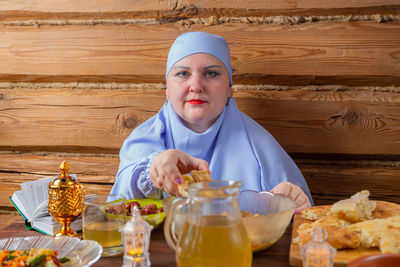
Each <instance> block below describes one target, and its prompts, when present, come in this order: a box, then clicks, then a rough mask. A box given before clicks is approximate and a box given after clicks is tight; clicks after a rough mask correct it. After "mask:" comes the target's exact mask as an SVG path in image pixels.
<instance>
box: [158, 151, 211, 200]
mask: <svg viewBox="0 0 400 267" xmlns="http://www.w3.org/2000/svg"><path fill="white" fill-rule="evenodd" d="M191 170H199V171H202V170H208V163H207V161H205V160H202V159H199V158H195V157H192V156H190V155H189V154H187V153H185V152H182V151H180V150H176V149H168V150H165V151H163V152H161V153H160V154H158V155H157V156H155V157H154V159H153V162H152V163H151V166H150V180H151V181H152V182H153V184H154V185H155V186H156V187H158V188H159V189H161V190H163V191H165V192H166V193H167V194H170V195H172V196H179V190H178V183H179V181H182V174H185V173H189V172H190V171H191Z"/></svg>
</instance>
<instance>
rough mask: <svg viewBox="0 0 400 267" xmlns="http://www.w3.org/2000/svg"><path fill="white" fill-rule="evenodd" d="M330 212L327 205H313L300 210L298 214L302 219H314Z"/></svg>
mask: <svg viewBox="0 0 400 267" xmlns="http://www.w3.org/2000/svg"><path fill="white" fill-rule="evenodd" d="M329 212H330V208H329V207H328V206H314V207H311V208H308V209H305V210H302V211H300V213H299V214H300V216H301V217H303V218H304V219H307V220H311V221H315V220H318V219H319V218H321V217H323V216H325V215H327V214H328V213H329Z"/></svg>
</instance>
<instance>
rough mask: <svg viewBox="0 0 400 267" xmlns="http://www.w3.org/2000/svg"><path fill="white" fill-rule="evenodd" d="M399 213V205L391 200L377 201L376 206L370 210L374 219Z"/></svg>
mask: <svg viewBox="0 0 400 267" xmlns="http://www.w3.org/2000/svg"><path fill="white" fill-rule="evenodd" d="M397 215H400V205H399V204H396V203H392V202H386V201H377V202H376V208H375V209H374V210H373V211H372V217H373V218H374V219H382V218H388V217H393V216H397Z"/></svg>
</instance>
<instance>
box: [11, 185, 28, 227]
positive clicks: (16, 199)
mask: <svg viewBox="0 0 400 267" xmlns="http://www.w3.org/2000/svg"><path fill="white" fill-rule="evenodd" d="M11 200H12V202H13V204H14V205H16V209H18V212H19V213H22V214H23V215H22V216H23V217H24V218H25V219H26V220H28V221H29V220H31V218H32V214H31V212H32V211H30V210H27V209H26V207H25V205H26V204H24V203H25V202H26V201H25V199H24V193H23V192H22V190H18V191H15V192H14V193H13V194H12V196H11Z"/></svg>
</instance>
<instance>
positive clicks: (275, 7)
mask: <svg viewBox="0 0 400 267" xmlns="http://www.w3.org/2000/svg"><path fill="white" fill-rule="evenodd" d="M398 7H399V3H398V1H396V0H383V1H376V0H369V1H363V0H358V1H346V0H340V1H334V2H332V1H318V0H312V1H307V0H295V1H291V2H285V1H279V0H274V1H269V2H268V4H265V2H264V1H259V0H251V1H246V3H245V5H244V4H243V3H242V2H240V1H234V0H229V1H215V0H214V1H210V0H196V1H193V0H186V1H165V0H163V1H146V0H139V1H134V2H132V1H127V0H119V1H77V0H71V1H65V0H64V1H57V3H55V2H54V1H49V0H44V1H37V0H30V1H7V2H5V3H2V5H1V6H0V19H4V20H16V19H37V18H40V19H83V18H94V19H96V18H99V19H106V18H135V17H141V18H149V17H152V18H160V19H165V18H169V19H173V18H176V17H188V16H201V17H205V16H215V15H219V16H271V15H289V16H290V15H292V16H293V15H294V16H299V15H336V14H338V15H343V14H377V13H389V12H390V13H394V12H398V9H399V8H398Z"/></svg>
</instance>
